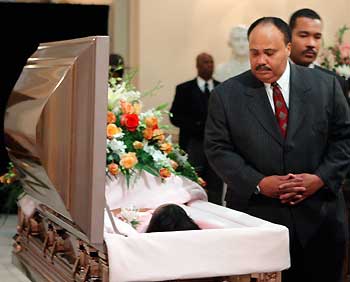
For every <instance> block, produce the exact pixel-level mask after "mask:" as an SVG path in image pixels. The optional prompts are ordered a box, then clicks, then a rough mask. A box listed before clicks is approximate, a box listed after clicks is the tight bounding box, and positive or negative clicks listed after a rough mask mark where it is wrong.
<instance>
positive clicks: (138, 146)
mask: <svg viewBox="0 0 350 282" xmlns="http://www.w3.org/2000/svg"><path fill="white" fill-rule="evenodd" d="M132 145H133V147H134V148H135V149H136V150H137V149H142V148H143V144H142V143H141V142H140V141H135V142H134V143H132Z"/></svg>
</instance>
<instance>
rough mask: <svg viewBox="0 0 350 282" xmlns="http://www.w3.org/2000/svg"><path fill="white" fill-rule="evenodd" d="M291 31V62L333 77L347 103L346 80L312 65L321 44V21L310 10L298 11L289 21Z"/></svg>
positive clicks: (347, 86) (317, 15) (347, 87)
mask: <svg viewBox="0 0 350 282" xmlns="http://www.w3.org/2000/svg"><path fill="white" fill-rule="evenodd" d="M289 27H290V29H291V31H292V41H291V43H292V51H291V54H290V58H291V60H292V61H293V62H294V63H296V64H298V65H301V66H305V67H309V68H315V69H318V70H320V71H324V72H326V73H328V74H331V75H335V76H336V77H337V79H338V81H339V83H340V86H341V87H342V89H343V92H344V95H345V97H346V99H347V101H348V102H349V85H348V82H347V81H346V79H345V78H344V77H342V76H340V75H337V74H336V73H334V72H332V71H330V70H327V69H325V68H322V67H319V66H317V65H315V64H314V62H315V60H316V58H317V55H318V52H319V51H320V47H321V43H322V19H321V17H320V16H319V14H317V13H316V12H315V11H313V10H311V9H300V10H297V11H296V12H294V13H293V14H292V16H291V17H290V20H289Z"/></svg>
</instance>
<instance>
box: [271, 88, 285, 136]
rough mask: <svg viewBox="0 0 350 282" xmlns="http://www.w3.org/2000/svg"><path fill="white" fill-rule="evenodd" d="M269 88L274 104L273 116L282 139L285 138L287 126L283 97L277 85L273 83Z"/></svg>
mask: <svg viewBox="0 0 350 282" xmlns="http://www.w3.org/2000/svg"><path fill="white" fill-rule="evenodd" d="M271 86H272V91H273V103H274V104H275V116H276V119H277V122H278V125H279V127H280V129H281V133H282V135H283V137H286V134H287V125H288V109H287V105H286V102H285V101H284V99H283V95H282V92H281V89H280V88H279V86H278V83H277V82H273V83H271Z"/></svg>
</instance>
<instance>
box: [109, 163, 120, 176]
mask: <svg viewBox="0 0 350 282" xmlns="http://www.w3.org/2000/svg"><path fill="white" fill-rule="evenodd" d="M108 171H109V172H110V173H111V174H113V175H117V174H118V173H119V166H118V165H117V164H115V163H111V164H109V165H108Z"/></svg>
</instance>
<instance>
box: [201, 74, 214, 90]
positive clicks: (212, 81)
mask: <svg viewBox="0 0 350 282" xmlns="http://www.w3.org/2000/svg"><path fill="white" fill-rule="evenodd" d="M205 83H208V89H209V91H210V92H211V91H212V90H213V89H214V80H213V79H209V80H208V81H205V80H204V79H203V78H201V77H199V76H197V85H198V87H199V89H200V90H201V91H202V92H203V93H204V88H205Z"/></svg>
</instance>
